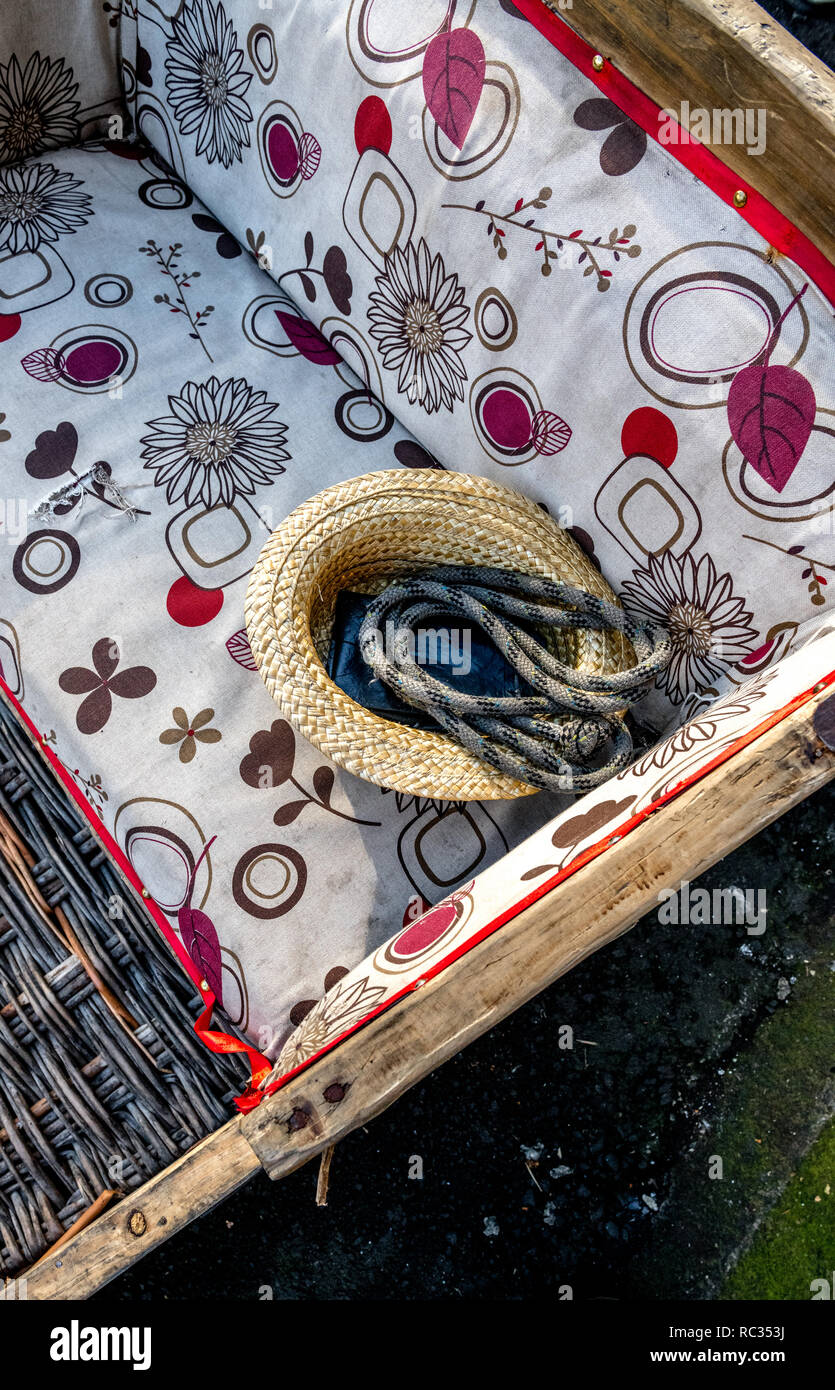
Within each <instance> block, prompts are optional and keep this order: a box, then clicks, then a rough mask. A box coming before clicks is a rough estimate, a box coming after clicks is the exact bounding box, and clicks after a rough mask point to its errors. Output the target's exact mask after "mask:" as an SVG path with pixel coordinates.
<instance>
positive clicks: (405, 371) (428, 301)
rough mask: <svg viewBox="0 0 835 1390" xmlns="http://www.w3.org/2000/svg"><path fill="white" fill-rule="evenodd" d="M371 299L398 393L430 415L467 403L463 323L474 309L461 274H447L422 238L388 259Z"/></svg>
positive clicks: (376, 333)
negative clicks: (470, 308)
mask: <svg viewBox="0 0 835 1390" xmlns="http://www.w3.org/2000/svg"><path fill="white" fill-rule="evenodd" d="M369 302H370V306H371V307H370V308H369V310H368V317H369V320H370V322H371V336H372V338H376V340H377V342H378V343H379V345H380V351H381V352H382V355H383V365H384V366H385V367H388V369H389V371H396V372H397V374H398V375H397V389H398V391H402V392H405V394H406V396H407V398H408V400H409V401H410V402H411V403H412V404H413V405H414V404H415V403H417V404H418V405H420V406H423V409H424V410H425V411H426V412H427V413H428V414H430V415H431V414H432V412H433V411H435V410H440V409H441V407H442V406H443V407H445V409H447V410H452V407H453V405H454V403H455V401H456V400H459V401H463V399H464V386H463V383H464V382H465V381H466V379H467V372H466V369H465V367H464V364H463V363H462V361H461V356H460V354H461V352H462V351H463V349H464V348H465V347H466V346H467V343H468V342H469V341H470V339H471V337H472V334H471V333H468V332H467V330H466V329H465V328H464V327H463V326H462V325H463V323H464V320H465V319H466V317H467V315H468V314H469V312H470V311H469V309H468V308H467V306H466V304H465V303H464V289H463V286H461V285H459V283H458V276H457V275H454V274H453V275H447V273H446V270H445V268H444V263H443V261H442V259H441V257H440V256H435V257H434V258H432V257H430V255H429V248H428V247H427V245H426V242H425V241H424V240H423V238H421V240H420V241H419V243H418V245H417V246H415V245H414V243H413V242H409V244H408V245H407V247H406V249H405V251H404V250H401V249H400V247H397V248H396V249H395V251H394V253H393V254H392V255H391V256H387V257H386V269H385V274H384V275H378V276H377V289H376V291H375V292H374V293H373V294H372V295H370V296H369Z"/></svg>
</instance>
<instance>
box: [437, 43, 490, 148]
mask: <svg viewBox="0 0 835 1390" xmlns="http://www.w3.org/2000/svg"><path fill="white" fill-rule="evenodd" d="M484 68H485V58H484V46H483V44H482V42H481V39H480V38H479V37H478V35H477V34H474V33H473V32H472V30H471V29H453V30H452V32H451V33H444V34H438V35H437V37H436V38H434V39H433V40H432V42H431V43H430V44H429V46H428V48H427V50H426V53H425V55H424V59H423V94H424V96H425V97H426V105H427V106H428V107H429V110H430V112H431V114H432V117H433V119H434V120H435V121H436V122H437V124H438V125H439V126H440V127H441V130H442V131H443V132H444V135H446V136H447V138H448V139H449V140H451V141H452V143H453V145H455V147H456V148H457V149H459V150H460V149H462V148H463V145H464V141H465V140H466V138H467V133H468V131H469V129H470V126H471V125H472V123H473V117H474V116H475V112H476V107H477V106H478V103H479V100H480V98H481V91H482V88H483V86H484Z"/></svg>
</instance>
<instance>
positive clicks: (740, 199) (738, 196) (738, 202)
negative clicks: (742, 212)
mask: <svg viewBox="0 0 835 1390" xmlns="http://www.w3.org/2000/svg"><path fill="white" fill-rule="evenodd" d="M747 202H748V194H747V193H746V192H745V189H744V188H738V189H737V190H736V193H735V194H734V207H735V208H744V207H745V204H746V203H747Z"/></svg>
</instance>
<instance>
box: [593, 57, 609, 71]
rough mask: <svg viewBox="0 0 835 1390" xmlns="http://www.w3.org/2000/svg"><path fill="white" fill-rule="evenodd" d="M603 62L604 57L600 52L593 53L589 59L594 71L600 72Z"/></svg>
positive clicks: (604, 60)
mask: <svg viewBox="0 0 835 1390" xmlns="http://www.w3.org/2000/svg"><path fill="white" fill-rule="evenodd" d="M605 62H606V59H605V58H604V57H603V54H602V53H595V55H594V57H593V58H592V60H591V65H592V67H593V68H594V70H595V72H602V71H603V65H604V63H605Z"/></svg>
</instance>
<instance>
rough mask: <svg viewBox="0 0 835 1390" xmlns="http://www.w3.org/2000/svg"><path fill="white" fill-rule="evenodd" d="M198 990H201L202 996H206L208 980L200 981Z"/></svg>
mask: <svg viewBox="0 0 835 1390" xmlns="http://www.w3.org/2000/svg"><path fill="white" fill-rule="evenodd" d="M200 988H201V990H202V991H203V993H204V994H208V992H209V981H208V980H201V981H200Z"/></svg>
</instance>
